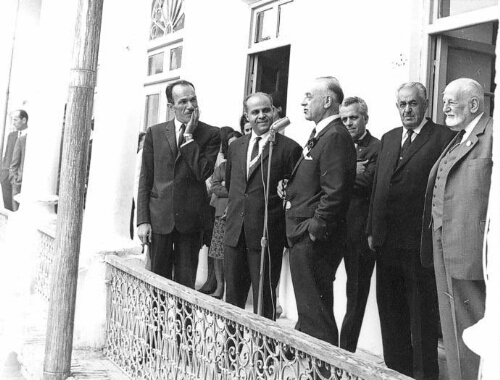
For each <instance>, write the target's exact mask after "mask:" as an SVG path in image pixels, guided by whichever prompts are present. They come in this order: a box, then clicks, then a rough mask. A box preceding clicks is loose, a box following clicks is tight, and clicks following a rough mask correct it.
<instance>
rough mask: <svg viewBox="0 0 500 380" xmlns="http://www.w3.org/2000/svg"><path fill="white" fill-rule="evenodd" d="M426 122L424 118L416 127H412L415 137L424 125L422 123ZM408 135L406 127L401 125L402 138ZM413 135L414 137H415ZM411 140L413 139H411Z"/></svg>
mask: <svg viewBox="0 0 500 380" xmlns="http://www.w3.org/2000/svg"><path fill="white" fill-rule="evenodd" d="M426 123H427V119H426V118H424V120H422V121H421V122H420V125H419V126H418V127H417V128H413V129H412V131H413V133H415V137H417V135H419V134H420V131H421V130H422V128H423V127H424V125H425V124H426ZM407 135H408V129H407V128H405V127H403V140H404V139H405V138H406V136H407ZM415 137H414V138H415ZM412 141H413V139H412Z"/></svg>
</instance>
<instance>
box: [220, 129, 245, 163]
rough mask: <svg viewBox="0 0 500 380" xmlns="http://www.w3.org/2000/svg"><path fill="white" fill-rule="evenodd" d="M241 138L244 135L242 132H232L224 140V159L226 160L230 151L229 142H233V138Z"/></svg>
mask: <svg viewBox="0 0 500 380" xmlns="http://www.w3.org/2000/svg"><path fill="white" fill-rule="evenodd" d="M241 136H243V135H242V134H241V133H240V132H238V131H232V132H229V133H228V134H227V135H226V138H225V139H224V140H222V155H223V156H224V158H226V156H227V150H228V149H229V140H231V139H232V138H233V137H236V138H237V139H239V138H240V137H241Z"/></svg>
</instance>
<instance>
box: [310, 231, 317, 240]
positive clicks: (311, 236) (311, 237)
mask: <svg viewBox="0 0 500 380" xmlns="http://www.w3.org/2000/svg"><path fill="white" fill-rule="evenodd" d="M309 239H311V241H316V238H315V237H314V235H313V234H312V233H310V232H309Z"/></svg>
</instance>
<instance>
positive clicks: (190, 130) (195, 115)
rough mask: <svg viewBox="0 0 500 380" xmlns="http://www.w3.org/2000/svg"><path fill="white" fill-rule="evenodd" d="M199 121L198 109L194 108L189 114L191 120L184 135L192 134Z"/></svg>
mask: <svg viewBox="0 0 500 380" xmlns="http://www.w3.org/2000/svg"><path fill="white" fill-rule="evenodd" d="M199 119H200V109H199V108H195V109H194V110H193V113H192V114H191V119H190V120H189V123H187V125H186V131H185V132H184V133H188V134H193V132H194V131H195V129H196V127H198V120H199Z"/></svg>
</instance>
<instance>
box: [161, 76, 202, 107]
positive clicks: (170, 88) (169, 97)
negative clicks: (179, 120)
mask: <svg viewBox="0 0 500 380" xmlns="http://www.w3.org/2000/svg"><path fill="white" fill-rule="evenodd" d="M175 86H191V87H193V90H194V89H195V88H194V84H192V83H191V82H189V81H187V80H184V79H179V80H176V81H175V82H172V83H170V84H169V85H168V86H167V88H166V89H165V94H166V95H167V101H168V102H169V103H170V104H173V103H174V98H173V97H172V91H173V90H174V87H175Z"/></svg>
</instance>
